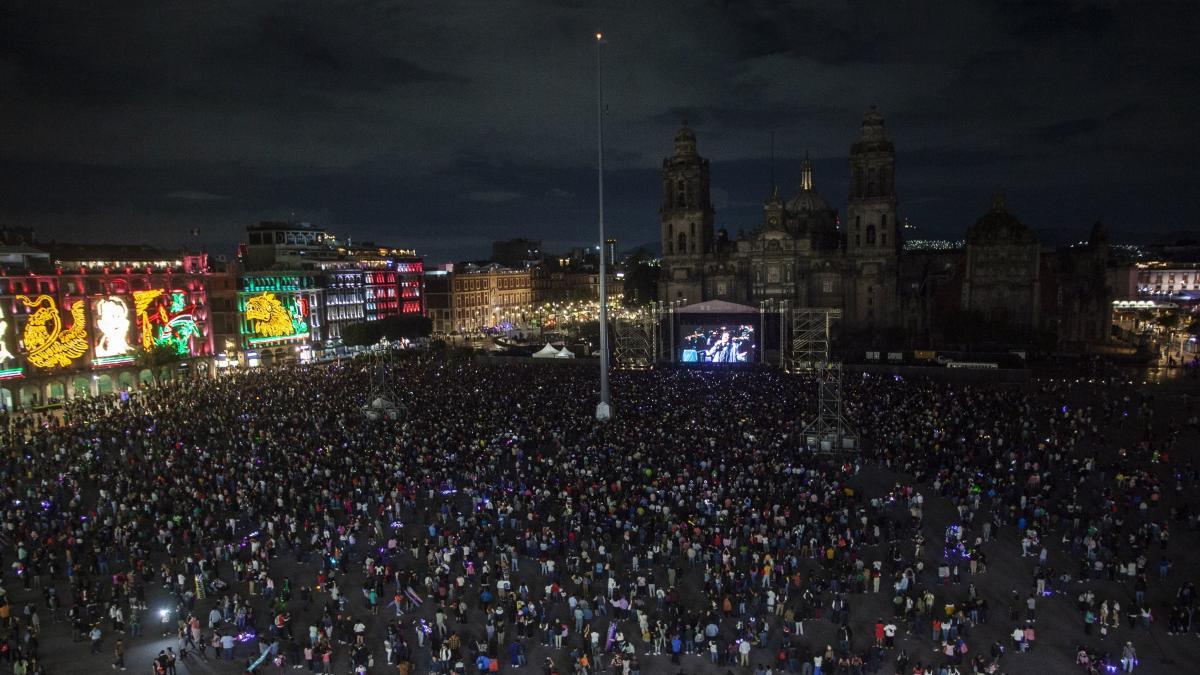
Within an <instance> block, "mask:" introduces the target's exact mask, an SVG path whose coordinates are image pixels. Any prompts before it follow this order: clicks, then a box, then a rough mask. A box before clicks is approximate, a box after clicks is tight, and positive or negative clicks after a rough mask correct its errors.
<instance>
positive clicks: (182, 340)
mask: <svg viewBox="0 0 1200 675" xmlns="http://www.w3.org/2000/svg"><path fill="white" fill-rule="evenodd" d="M133 305H134V309H135V311H136V312H137V322H138V328H139V329H140V331H141V340H142V349H144V350H146V351H149V350H150V349H151V348H152V347H153V346H154V345H163V346H166V347H170V348H171V349H173V350H175V353H177V354H179V355H181V356H189V355H191V354H192V353H193V352H192V339H193V338H194V337H195V336H196V335H199V334H200V327H199V326H198V325H197V324H196V317H195V311H196V306H195V304H189V303H188V302H187V294H186V293H184V292H183V291H171V292H170V293H168V292H167V291H166V290H164V289H161V288H155V289H151V290H148V291H134V292H133Z"/></svg>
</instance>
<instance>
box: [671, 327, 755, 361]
mask: <svg viewBox="0 0 1200 675" xmlns="http://www.w3.org/2000/svg"><path fill="white" fill-rule="evenodd" d="M681 328H682V330H681V331H680V334H681V335H682V339H681V340H680V344H679V360H680V361H681V362H683V363H713V364H729V363H753V362H754V355H755V353H756V352H757V350H758V343H757V342H756V341H755V339H754V326H751V325H749V324H710V325H690V326H689V325H685V326H682V327H681Z"/></svg>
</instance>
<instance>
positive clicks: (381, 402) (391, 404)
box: [363, 347, 404, 421]
mask: <svg viewBox="0 0 1200 675" xmlns="http://www.w3.org/2000/svg"><path fill="white" fill-rule="evenodd" d="M366 361H367V397H366V401H365V402H364V404H363V415H364V416H366V418H367V419H369V420H371V421H377V420H391V421H395V420H398V419H399V418H400V413H401V411H402V410H403V408H404V405H403V403H401V401H400V396H399V394H400V392H399V391H398V390H397V384H396V379H395V371H396V368H395V365H396V364H395V361H396V356H395V352H394V350H393V349H391V348H390V347H384V348H375V349H372V350H371V351H369V352H367V355H366Z"/></svg>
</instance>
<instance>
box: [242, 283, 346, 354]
mask: <svg viewBox="0 0 1200 675" xmlns="http://www.w3.org/2000/svg"><path fill="white" fill-rule="evenodd" d="M237 285H238V292H237V307H238V318H239V323H240V325H239V335H240V339H239V342H240V344H239V347H240V348H241V349H242V350H243V352H244V354H245V358H246V363H247V365H251V366H253V365H258V364H261V365H271V364H274V363H288V362H296V361H300V362H304V361H308V360H310V359H311V358H312V352H313V349H314V346H319V345H321V344H322V343H323V341H324V340H325V339H326V335H325V275H323V274H321V273H314V272H290V273H288V272H280V273H274V272H247V273H243V274H241V275H239V276H238V279H237Z"/></svg>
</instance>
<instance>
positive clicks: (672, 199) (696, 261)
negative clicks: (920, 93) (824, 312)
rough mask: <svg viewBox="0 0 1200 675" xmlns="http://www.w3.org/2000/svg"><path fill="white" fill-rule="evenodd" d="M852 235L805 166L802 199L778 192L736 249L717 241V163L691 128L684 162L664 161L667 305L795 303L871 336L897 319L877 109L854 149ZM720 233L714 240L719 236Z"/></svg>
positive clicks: (894, 237) (892, 222)
mask: <svg viewBox="0 0 1200 675" xmlns="http://www.w3.org/2000/svg"><path fill="white" fill-rule="evenodd" d="M850 173H851V177H852V178H851V186H850V201H849V204H847V209H846V211H847V214H848V226H847V227H846V228H844V229H842V228H839V223H838V212H837V209H836V208H833V207H831V206H830V205H829V204H828V203H827V202H826V201H825V200H824V198H822V197H821V195H820V193H819V192H817V190H816V187H815V185H814V182H813V173H812V163H811V162H810V161H809V160H808V159H807V157H806V158H805V160H804V162H803V164H802V168H801V178H800V185H799V187H798V190H797V192H796V194H795V195H794V196H793V197H792V198H790V199H788V200H787V201H784V200H783V198H782V197H781V196H780V194H779V190H778V188H777V187H774V188H772V191H771V194H770V196H769V197H768V198H767V200H766V201H765V202H764V204H763V216H762V222H761V223H760V224H759V226H758V227H757V228H756V229H755V230H754V231H753V232H750V233H749V234H747V235H745V236H743V237H741V238H739V239H737V240H736V241H731V240H730V239H729V237H728V235H727V234H726V233H725V231H724V230H721V231H720V232H718V233H714V232H713V219H714V212H713V208H712V203H711V200H710V198H709V172H708V160H707V159H704V158H702V157H700V155H699V154H698V152H697V149H696V135H695V133H694V132H693V131H692V130H691V129H689V128H688V127H687V125H686V124H685V125H684V126H683V128H681V129H680V130H679V133H678V134H677V135H676V137H675V154H674V155H672V156H671V157H668V158H666V159H664V160H663V205H662V209H661V212H660V215H661V222H662V233H661V234H662V251H663V257H662V279H661V288H660V293H659V297H660V298H663V299H664V300H686V301H687V302H701V301H704V300H712V299H720V300H729V301H732V302H738V303H743V304H757V303H759V302H761V301H764V300H787V301H789V302H790V303H792V304H793V305H794V306H806V307H836V308H840V309H843V310H845V312H846V314H845V317H846V321H847V323H849V324H851V325H853V326H856V327H862V328H871V327H882V326H891V325H895V323H896V321H897V318H898V311H897V307H898V302H897V282H896V280H897V260H898V254H899V250H900V236H899V230H898V227H897V218H896V195H895V191H894V189H893V188H894V183H895V149H894V147H893V146H892V142H891V141H890V140H888V138H887V135H886V134H885V132H884V126H883V116H882V115H880V113H879V111H878V110H876V109H875V108H873V107H872V108H871V109H870V110H868V111H867V114H866V116H865V117H864V118H863V123H862V129H861V133H860V137H859V140H858V141H857V142H855V143H854V144H853V145H852V146H851V149H850ZM714 234H715V236H714Z"/></svg>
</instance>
